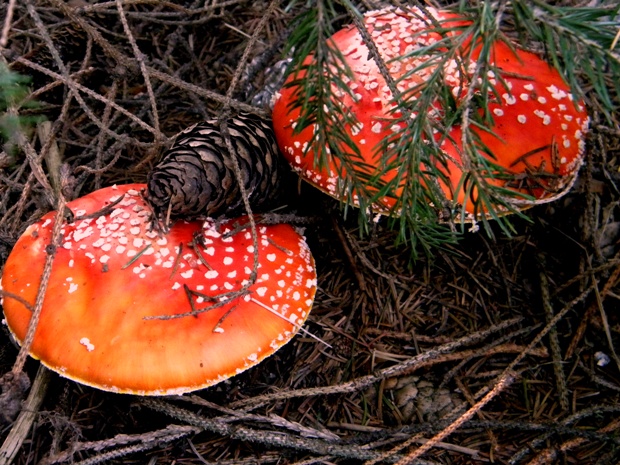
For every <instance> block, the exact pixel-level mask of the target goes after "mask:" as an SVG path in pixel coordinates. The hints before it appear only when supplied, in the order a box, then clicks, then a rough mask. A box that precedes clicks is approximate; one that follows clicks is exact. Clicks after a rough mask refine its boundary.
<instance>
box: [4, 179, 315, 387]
mask: <svg viewBox="0 0 620 465" xmlns="http://www.w3.org/2000/svg"><path fill="white" fill-rule="evenodd" d="M144 187H145V185H143V184H130V185H124V186H114V187H109V188H105V189H101V190H99V191H96V192H93V193H92V194H89V195H87V196H85V197H82V198H80V199H77V200H75V201H72V202H69V203H68V207H69V208H70V209H71V210H72V212H73V214H74V215H75V218H74V220H73V221H72V222H70V223H68V224H64V225H63V226H62V240H61V243H60V244H58V247H57V249H56V252H55V253H56V255H55V258H54V262H53V266H52V273H51V276H50V280H49V285H48V287H47V292H46V294H45V298H44V301H43V309H42V312H41V319H40V321H39V323H38V325H37V329H36V333H35V337H34V341H33V344H32V347H31V354H32V355H33V356H34V357H36V358H38V359H40V360H41V362H42V363H43V364H45V365H46V366H47V367H49V368H50V369H52V370H54V371H57V372H58V373H60V374H61V375H63V376H65V377H67V378H70V379H73V380H75V381H78V382H81V383H83V384H87V385H90V386H94V387H97V388H99V389H104V390H108V391H114V392H122V393H133V394H142V395H168V394H180V393H183V392H188V391H192V390H196V389H201V388H204V387H207V386H210V385H213V384H216V383H218V382H220V381H222V380H224V379H226V378H228V377H230V376H233V375H235V374H238V373H240V372H242V371H244V370H246V369H247V368H249V367H252V366H254V365H256V364H257V363H259V362H260V361H261V360H263V359H264V358H266V357H268V356H269V355H271V354H273V353H274V352H275V351H276V350H277V349H278V348H280V347H281V346H283V345H284V344H285V343H286V342H288V341H289V340H290V339H291V338H292V337H293V336H294V335H295V334H296V333H297V331H298V330H299V329H300V325H302V324H303V322H304V321H305V319H306V318H307V316H308V313H309V312H310V308H311V306H312V302H313V299H314V293H315V289H316V274H315V269H314V262H313V259H312V256H311V254H310V251H309V249H308V247H307V245H306V243H305V240H304V238H303V236H301V235H300V234H299V233H298V232H297V231H296V230H295V229H294V228H293V227H292V226H289V225H285V224H279V225H272V226H261V225H259V226H258V227H257V236H258V242H257V246H258V248H257V252H258V261H259V264H258V269H257V270H256V271H257V274H256V279H255V282H254V283H253V284H252V282H251V279H252V275H253V260H254V253H255V252H254V251H255V245H254V242H253V239H252V234H251V232H250V229H249V228H247V227H244V226H247V224H246V223H247V218H245V217H243V218H240V219H237V220H223V221H221V222H219V223H217V224H216V223H214V222H213V221H212V220H207V221H206V222H205V223H203V222H198V221H193V222H185V221H178V222H176V223H175V224H174V225H173V226H172V227H171V229H170V232H169V233H168V234H166V235H161V236H160V235H158V234H157V233H156V232H153V231H150V229H149V223H150V219H149V215H150V211H149V210H148V208H147V205H146V204H145V202H144V201H143V199H142V197H141V195H140V191H141V190H142V189H144ZM102 209H104V210H102ZM53 223H54V213H50V214H48V215H45V216H44V217H43V218H42V219H41V220H40V221H38V222H37V223H35V224H33V225H31V226H29V227H28V229H27V230H26V231H25V232H24V234H23V235H22V236H21V238H20V239H19V240H18V241H17V243H16V244H15V247H14V249H13V251H12V252H11V255H10V256H9V258H8V260H7V263H6V265H5V267H4V273H3V275H2V289H3V307H4V313H5V317H6V323H7V324H8V326H9V328H10V330H11V331H12V333H13V334H14V336H15V337H16V338H17V340H18V341H22V340H23V338H24V336H25V334H26V330H27V326H28V323H29V321H30V318H31V314H32V313H31V311H32V307H33V305H34V302H35V298H36V295H37V290H38V288H39V284H40V280H41V273H42V271H43V264H44V261H45V256H46V248H48V245H49V244H50V240H51V237H52V227H53ZM244 287H247V289H246V290H244ZM192 310H204V311H202V312H200V313H198V314H196V315H194V316H183V314H186V313H188V312H191V311H192ZM162 317H164V318H162ZM170 317H172V318H170Z"/></svg>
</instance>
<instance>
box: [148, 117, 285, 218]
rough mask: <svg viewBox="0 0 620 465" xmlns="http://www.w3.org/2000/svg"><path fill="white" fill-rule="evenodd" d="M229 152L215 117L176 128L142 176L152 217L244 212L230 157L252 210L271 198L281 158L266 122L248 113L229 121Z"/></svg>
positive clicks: (269, 122)
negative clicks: (170, 143)
mask: <svg viewBox="0 0 620 465" xmlns="http://www.w3.org/2000/svg"><path fill="white" fill-rule="evenodd" d="M228 129H229V132H230V139H231V142H232V145H233V147H234V149H235V153H234V154H231V155H229V154H228V150H227V148H226V143H225V141H224V138H223V136H222V134H221V133H220V127H219V124H218V122H217V120H209V121H205V122H203V123H198V124H196V125H194V126H192V127H190V128H188V129H186V130H184V131H183V132H181V133H180V134H179V135H178V136H177V138H176V140H175V142H174V145H173V146H172V147H171V148H170V149H169V150H168V151H167V152H165V153H164V155H163V157H162V159H161V161H160V162H159V163H158V164H157V165H156V166H155V168H154V169H153V170H152V171H151V172H150V173H149V174H148V176H147V192H146V196H145V197H146V199H147V201H148V202H149V204H150V205H151V208H152V209H153V212H154V213H155V215H156V217H157V219H159V220H160V221H161V220H165V219H166V218H167V216H168V210H169V209H170V217H171V218H185V219H190V218H196V217H218V216H222V215H229V216H232V215H234V214H237V213H240V212H242V211H243V199H242V197H241V191H240V189H239V183H238V182H237V178H236V177H235V172H234V168H233V160H232V158H231V156H235V157H236V159H237V162H238V163H239V168H240V169H241V175H242V180H243V185H244V187H245V190H246V192H247V194H248V197H249V200H250V205H251V206H252V208H253V209H255V208H256V209H260V207H261V206H264V205H266V204H268V203H269V202H270V201H271V200H273V199H274V197H275V195H276V193H277V191H278V183H279V177H280V172H281V169H282V162H281V160H280V155H279V153H278V146H277V143H276V140H275V136H274V134H273V129H272V128H271V121H270V120H264V119H261V118H260V117H258V116H255V115H252V114H250V113H240V114H239V115H237V116H235V117H232V118H230V119H229V120H228Z"/></svg>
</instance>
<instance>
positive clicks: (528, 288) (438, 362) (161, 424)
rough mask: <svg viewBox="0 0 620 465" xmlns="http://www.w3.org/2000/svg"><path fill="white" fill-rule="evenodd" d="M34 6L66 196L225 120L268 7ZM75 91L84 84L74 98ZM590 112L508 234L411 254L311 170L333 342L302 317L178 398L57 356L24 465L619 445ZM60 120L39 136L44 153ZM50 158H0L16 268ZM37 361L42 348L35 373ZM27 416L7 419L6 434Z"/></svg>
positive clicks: (395, 458) (604, 188) (430, 458)
mask: <svg viewBox="0 0 620 465" xmlns="http://www.w3.org/2000/svg"><path fill="white" fill-rule="evenodd" d="M18 3H19V4H18V5H17V6H16V7H15V9H14V11H13V19H12V23H11V30H10V33H9V36H8V38H9V41H8V45H7V48H6V49H5V50H4V52H5V53H4V55H5V58H6V61H7V62H8V63H9V64H10V65H11V67H12V68H13V69H14V70H17V71H19V72H20V73H22V74H25V75H30V76H32V78H33V80H32V82H31V89H33V90H34V91H35V93H34V97H35V98H36V99H37V101H38V102H39V107H37V108H35V109H30V110H27V111H26V113H25V114H26V115H34V114H39V115H40V114H43V115H45V116H46V118H47V119H48V120H49V121H51V123H52V127H51V134H52V135H53V138H54V141H55V142H54V144H55V145H56V146H57V147H58V150H59V153H60V154H61V156H62V163H63V164H64V166H65V167H66V168H67V169H66V171H65V172H66V173H67V176H68V177H67V178H65V179H68V180H69V181H70V182H69V184H68V185H70V187H69V189H68V190H67V191H65V192H64V193H65V195H66V196H67V199H68V200H70V199H71V198H75V197H78V196H80V195H84V194H86V193H88V192H91V191H93V190H95V189H97V188H100V187H103V186H107V185H111V184H122V183H127V182H144V181H145V179H146V173H147V172H148V170H149V169H150V168H151V167H152V166H153V165H154V163H155V161H156V160H157V157H158V155H159V154H160V153H161V151H162V150H163V148H165V147H166V146H167V145H168V144H169V143H170V142H171V140H172V138H173V137H174V135H175V134H176V133H177V132H178V131H180V130H181V129H183V128H185V127H187V126H189V125H191V124H193V123H194V122H196V121H200V120H201V119H205V118H207V119H208V118H213V117H214V116H217V112H218V109H219V108H220V107H221V105H222V103H223V102H224V96H225V95H226V93H227V92H228V90H229V89H228V87H229V84H230V81H231V77H232V76H233V75H234V74H235V72H236V70H237V66H238V65H239V63H240V62H241V57H242V55H243V53H244V51H246V48H247V45H248V41H249V37H250V36H251V35H252V34H253V32H254V31H255V29H256V27H257V24H258V23H259V21H260V20H261V18H262V17H263V15H264V13H265V11H266V9H267V7H268V4H267V3H266V2H263V1H252V2H250V1H245V0H227V1H219V0H218V1H215V0H214V1H206V2H200V1H199V2H193V3H192V2H177V3H174V4H173V3H168V2H159V1H148V0H141V1H130V0H118V1H116V2H103V3H99V4H88V3H87V2H85V1H81V0H77V1H70V2H64V1H63V0H49V1H47V2H36V1H25V2H23V4H22V2H18ZM300 7H301V5H300ZM7 8H8V6H7V4H4V5H3V6H1V7H0V11H1V12H2V15H1V17H4V15H5V14H6V12H7ZM119 9H122V11H123V12H124V16H125V18H126V21H127V28H128V29H129V31H131V36H129V35H128V34H127V29H126V28H125V27H124V25H123V24H122V21H120V20H119V17H120V15H119ZM292 15H293V13H292V12H288V11H285V10H284V8H283V7H282V8H276V10H275V13H274V14H273V16H272V18H271V19H270V20H269V21H268V22H267V25H266V29H265V30H264V31H263V33H261V34H260V35H259V36H258V39H259V40H258V41H257V42H256V43H255V44H254V45H253V47H252V48H251V49H249V52H250V56H249V59H250V60H253V66H254V68H253V69H254V71H255V72H254V73H253V74H252V75H251V76H250V75H248V74H243V75H241V82H240V84H239V86H238V87H237V89H236V90H235V92H233V98H234V100H233V107H235V106H236V107H237V108H240V107H241V105H237V103H236V102H245V103H247V102H250V99H251V97H252V96H253V95H255V94H256V93H257V92H258V90H260V88H261V86H262V82H263V80H264V79H265V67H266V66H269V65H272V64H273V63H274V62H275V61H276V60H278V59H279V58H280V57H281V55H280V54H281V50H282V45H283V42H284V38H285V37H286V35H287V34H288V33H289V32H290V31H289V30H288V28H289V25H290V22H291V19H292V17H293V16H292ZM343 21H344V23H346V20H345V19H344V18H343ZM45 31H46V32H47V33H48V34H49V35H50V36H51V40H52V42H53V43H54V44H55V47H56V48H57V51H58V52H59V57H58V58H59V59H60V60H61V61H62V62H63V63H64V64H66V65H67V68H68V69H67V71H66V72H61V71H59V68H58V66H57V65H56V64H55V59H54V57H53V56H51V54H50V52H49V51H48V49H47V48H46V46H45V41H44V34H43V32H45ZM136 48H137V49H139V50H140V54H137V53H136V50H135V49H136ZM136 56H138V57H139V58H140V60H138V59H137V58H136ZM32 64H34V66H32ZM67 73H69V74H70V75H71V77H70V78H67V77H66V76H68V74H67ZM145 76H147V79H145ZM71 87H72V88H73V89H74V92H75V95H76V96H79V98H76V97H75V96H74V97H72V98H68V95H69V89H70V88H71ZM112 103H115V104H116V106H113V105H112ZM123 108H124V109H126V110H127V112H125V113H123V112H121V111H120V110H122V109H123ZM616 116H617V115H616ZM591 117H592V125H591V133H590V135H589V137H588V141H587V153H588V155H587V159H586V162H585V164H584V166H583V167H582V171H581V176H580V178H579V180H578V182H577V183H576V185H575V186H574V188H573V189H572V190H571V192H570V193H569V194H568V195H566V196H565V197H563V198H562V199H560V200H558V201H556V202H553V203H550V204H545V205H540V206H538V207H535V208H532V209H530V210H528V211H527V213H526V218H515V219H514V220H513V222H512V224H513V226H514V231H515V232H514V234H513V235H512V236H511V237H507V236H506V235H505V234H504V232H502V231H501V230H500V228H498V227H495V226H493V225H492V231H493V233H494V237H489V235H488V234H487V233H485V232H483V231H480V232H477V233H466V234H465V235H464V236H463V237H462V238H461V239H460V240H459V241H458V242H457V243H455V244H451V245H448V246H446V247H445V248H444V249H438V250H436V251H435V252H434V255H433V256H432V257H428V256H425V255H423V254H422V255H420V256H419V257H418V258H417V259H416V260H415V261H413V260H412V259H411V253H410V250H409V249H408V246H407V245H406V244H400V245H399V244H397V243H396V233H395V232H393V231H391V230H390V228H389V227H388V225H387V224H386V222H385V221H381V222H379V223H378V224H376V225H375V226H374V227H373V228H372V230H371V231H370V233H369V234H360V231H359V226H358V222H357V218H356V214H355V212H354V211H352V210H349V211H348V213H347V215H346V218H345V216H344V215H343V211H342V210H341V208H340V206H339V205H338V203H337V202H336V201H335V200H332V199H331V198H328V197H326V196H324V195H323V194H321V193H318V192H316V190H315V189H314V188H312V187H311V186H309V185H306V184H300V185H299V186H297V184H296V183H295V185H294V187H293V188H292V189H291V190H290V192H288V193H287V195H286V197H287V208H288V209H289V211H294V212H295V213H296V214H297V215H298V216H301V217H308V218H312V223H311V224H310V225H308V226H306V229H305V235H306V237H307V241H308V243H309V245H310V248H311V250H312V254H313V256H314V258H315V261H316V266H317V272H318V290H317V294H316V300H315V302H314V306H313V309H312V313H311V315H310V316H309V319H308V321H307V323H306V329H307V330H308V331H309V332H311V333H312V334H313V335H315V336H317V337H318V338H320V339H321V340H322V341H324V342H320V341H317V340H316V339H314V338H312V337H309V336H307V335H298V336H297V337H295V338H294V339H293V341H292V342H290V343H289V344H288V345H286V346H285V347H284V348H283V349H282V350H280V351H278V352H277V353H276V354H275V355H273V356H272V357H270V358H268V359H267V360H266V361H264V362H263V363H261V364H259V365H258V366H256V367H254V368H252V369H250V370H248V371H246V372H244V373H243V374H241V375H239V376H236V377H234V378H231V379H230V380H228V381H226V382H224V383H221V384H219V385H216V386H214V387H212V388H209V389H205V390H202V391H198V392H195V393H193V394H192V395H186V396H183V397H165V398H141V397H138V396H130V395H119V394H112V393H107V392H103V391H100V390H97V389H93V388H89V387H85V386H82V385H79V384H77V383H75V382H72V381H69V380H66V379H64V378H62V377H59V376H57V375H55V374H52V375H50V376H49V379H48V380H47V385H46V392H45V397H44V400H43V402H42V404H41V406H40V407H39V408H38V411H37V412H35V413H36V414H35V415H34V423H33V424H32V426H31V427H30V428H29V429H28V430H27V431H26V433H24V434H23V437H22V439H23V440H24V442H23V444H22V445H21V446H20V447H18V449H17V450H16V451H15V453H14V461H13V463H15V464H20V465H26V464H55V463H84V464H86V463H88V464H95V463H103V462H106V463H124V464H130V463H136V464H156V463H160V464H163V463H176V464H205V463H219V464H269V463H274V464H275V463H277V464H285V463H296V464H310V463H341V464H354V463H395V462H399V461H402V462H401V463H410V462H411V461H412V460H413V462H411V463H419V464H471V465H478V464H485V463H498V464H532V465H533V464H552V463H565V464H613V463H618V462H619V461H620V435H619V433H618V432H619V429H620V358H619V357H618V354H617V352H619V350H618V347H620V346H619V345H618V341H620V334H619V333H620V319H619V315H620V313H619V312H618V308H619V306H620V256H619V255H618V254H619V253H620V247H619V243H618V241H619V240H620V215H619V214H620V210H619V208H618V202H619V201H620V130H619V126H618V122H617V121H615V122H609V121H606V120H605V119H603V118H602V117H601V116H600V113H598V112H597V108H596V106H594V107H593V108H592V113H591ZM47 137H48V136H45V135H43V136H39V139H38V141H36V139H37V138H36V137H35V136H34V135H29V138H30V139H31V140H33V141H36V142H33V145H32V147H34V149H35V150H36V151H37V153H40V151H41V150H42V147H43V146H45V145H46V144H45V141H46V140H47ZM50 166H51V165H50V164H49V162H47V164H45V163H43V162H42V161H41V159H40V158H37V157H34V158H32V157H31V159H30V160H29V159H28V158H27V157H25V156H24V155H22V154H20V152H17V154H16V155H11V154H7V152H3V154H2V156H1V157H0V193H1V194H0V265H3V264H4V262H5V261H6V258H7V256H8V253H9V252H10V250H11V247H12V245H13V244H14V243H15V241H16V240H17V238H18V237H19V235H20V234H21V233H22V232H23V231H24V229H25V228H26V226H27V225H28V224H30V223H32V222H33V221H35V220H36V219H38V218H39V217H40V216H41V215H42V214H43V213H45V212H47V211H50V210H52V209H53V206H51V205H50V203H49V201H48V197H49V196H48V194H49V190H48V189H49V187H46V186H44V185H43V184H41V183H40V182H39V181H40V180H39V178H38V173H35V172H34V171H33V167H38V168H39V169H41V170H42V171H43V172H46V173H47V172H49V171H48V170H50V169H51V168H50ZM616 215H619V217H618V218H616ZM2 341H3V342H2V344H1V346H2V351H1V353H0V355H1V358H0V362H1V365H2V368H3V373H6V372H9V371H10V370H11V367H12V365H13V363H14V361H15V357H16V354H17V349H16V348H15V347H14V345H13V344H12V343H11V341H10V338H9V335H8V331H5V334H4V335H3V336H2ZM325 343H326V344H325ZM38 365H39V364H38V362H36V361H35V360H32V359H29V361H28V362H27V364H26V372H27V374H28V375H29V377H30V378H31V379H32V378H34V377H35V375H36V373H37V369H38ZM13 429H14V424H13V423H12V422H11V421H9V422H8V423H6V424H5V425H4V429H3V430H2V436H3V439H4V438H5V437H7V436H8V435H9V433H10V432H11V431H12V430H13ZM12 440H14V439H12ZM421 447H422V448H426V447H428V450H426V449H420V448H421ZM3 454H4V455H3ZM6 454H8V453H7V445H6V443H5V445H4V446H3V449H2V451H1V452H0V459H1V460H6V459H5V458H3V457H7V455H6ZM3 463H6V462H3Z"/></svg>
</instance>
